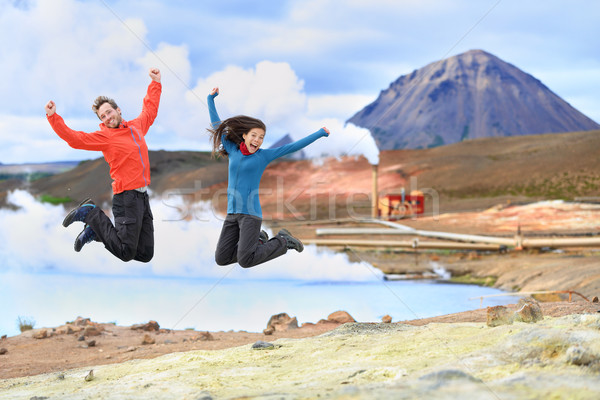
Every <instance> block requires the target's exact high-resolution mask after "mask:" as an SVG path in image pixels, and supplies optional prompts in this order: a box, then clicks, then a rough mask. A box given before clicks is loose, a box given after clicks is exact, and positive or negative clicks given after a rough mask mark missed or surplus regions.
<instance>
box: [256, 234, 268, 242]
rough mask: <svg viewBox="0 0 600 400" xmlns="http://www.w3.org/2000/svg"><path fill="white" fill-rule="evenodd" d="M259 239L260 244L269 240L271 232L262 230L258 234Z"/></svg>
mask: <svg viewBox="0 0 600 400" xmlns="http://www.w3.org/2000/svg"><path fill="white" fill-rule="evenodd" d="M258 241H259V242H260V244H265V243H267V242H268V241H269V234H268V233H267V232H265V231H260V233H259V234H258Z"/></svg>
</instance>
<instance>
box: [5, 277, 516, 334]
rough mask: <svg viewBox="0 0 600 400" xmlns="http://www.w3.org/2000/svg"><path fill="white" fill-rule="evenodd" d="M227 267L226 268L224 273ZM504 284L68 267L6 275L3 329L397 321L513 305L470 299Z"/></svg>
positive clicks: (233, 326) (224, 327) (508, 300)
mask: <svg viewBox="0 0 600 400" xmlns="http://www.w3.org/2000/svg"><path fill="white" fill-rule="evenodd" d="M224 274H225V272H224ZM496 293H502V292H501V291H499V290H497V289H492V288H486V287H478V286H472V285H459V284H446V283H436V282H435V281H383V280H380V281H368V282H343V281H342V282H340V281H334V282H331V281H324V280H319V281H298V280H240V279H227V278H225V279H222V280H221V279H219V278H139V277H121V276H117V277H113V276H90V275H68V274H41V273H35V274H33V273H32V274H28V273H19V272H7V273H3V274H0V304H2V305H3V306H2V311H1V315H0V334H8V335H9V336H13V335H16V334H18V333H19V332H18V329H17V325H16V321H17V318H18V317H19V316H21V317H32V318H33V319H35V321H36V327H54V326H58V325H62V324H64V323H65V322H67V321H70V320H73V319H75V318H76V317H77V316H82V317H89V318H91V319H92V320H93V321H96V322H116V323H117V324H119V325H125V326H127V325H131V324H134V323H141V322H147V321H149V320H156V321H158V323H159V324H160V325H161V327H163V328H170V329H186V328H195V329H197V330H210V331H219V330H224V331H227V330H246V331H251V332H260V331H262V330H263V329H264V328H265V327H266V324H267V321H268V320H269V318H270V317H271V315H273V314H278V313H282V312H286V313H288V314H289V315H290V316H292V317H294V316H295V317H297V318H298V322H299V324H302V323H304V322H318V321H319V320H320V319H324V318H327V316H328V315H329V314H330V313H332V312H334V311H338V310H344V311H347V312H349V313H350V314H351V315H352V316H353V317H354V318H355V319H356V320H357V321H360V322H378V321H380V320H381V317H382V316H384V315H386V314H389V315H391V316H392V318H393V321H401V320H406V319H415V318H427V317H432V316H437V315H444V314H448V313H454V312H460V311H465V310H472V309H477V308H480V306H481V305H483V307H485V306H493V305H500V304H510V303H514V302H516V301H517V300H516V299H515V298H514V297H509V296H506V297H504V296H502V297H492V298H488V299H484V300H483V303H480V299H479V298H477V299H475V300H469V298H472V297H479V296H484V295H488V294H496Z"/></svg>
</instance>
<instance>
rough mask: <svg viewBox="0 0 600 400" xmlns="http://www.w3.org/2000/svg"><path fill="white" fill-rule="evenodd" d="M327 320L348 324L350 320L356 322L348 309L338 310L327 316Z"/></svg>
mask: <svg viewBox="0 0 600 400" xmlns="http://www.w3.org/2000/svg"><path fill="white" fill-rule="evenodd" d="M327 320H328V321H331V322H335V323H338V324H346V323H348V322H356V320H355V319H354V318H352V316H351V315H350V314H348V313H347V312H346V311H336V312H334V313H331V314H329V315H328V316H327Z"/></svg>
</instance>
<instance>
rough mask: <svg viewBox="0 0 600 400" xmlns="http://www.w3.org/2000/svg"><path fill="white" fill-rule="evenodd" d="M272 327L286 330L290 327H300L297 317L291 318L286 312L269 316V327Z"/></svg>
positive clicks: (281, 330)
mask: <svg viewBox="0 0 600 400" xmlns="http://www.w3.org/2000/svg"><path fill="white" fill-rule="evenodd" d="M269 327H272V328H273V329H274V330H275V331H280V332H284V331H287V330H290V329H298V320H297V319H296V317H294V318H290V316H289V315H287V314H286V313H281V314H276V315H273V316H272V317H271V318H269V322H267V329H268V328H269Z"/></svg>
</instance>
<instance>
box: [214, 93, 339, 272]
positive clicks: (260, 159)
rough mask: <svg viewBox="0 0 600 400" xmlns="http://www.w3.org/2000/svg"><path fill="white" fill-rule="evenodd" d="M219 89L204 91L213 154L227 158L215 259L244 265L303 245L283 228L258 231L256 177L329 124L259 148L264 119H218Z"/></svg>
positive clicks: (324, 131) (322, 132)
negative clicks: (292, 139) (223, 208)
mask: <svg viewBox="0 0 600 400" xmlns="http://www.w3.org/2000/svg"><path fill="white" fill-rule="evenodd" d="M218 95H219V88H214V89H213V90H212V91H211V92H210V94H209V95H208V110H209V113H210V121H211V124H212V129H209V132H210V136H211V142H212V147H213V154H215V155H221V156H225V157H228V158H229V177H228V185H227V217H226V218H225V222H224V223H223V228H222V230H221V236H220V237H219V242H218V243H217V250H216V252H215V261H216V262H217V264H218V265H229V264H233V263H235V262H237V263H238V264H239V265H240V266H242V267H243V268H250V267H254V266H256V265H258V264H261V263H264V262H266V261H269V260H272V259H274V258H277V257H279V256H282V255H284V254H285V253H286V252H287V251H288V249H294V250H296V251H298V252H301V251H302V250H304V245H303V244H302V242H301V241H300V240H298V239H297V238H295V237H293V236H292V235H291V234H290V232H288V231H287V230H286V229H282V230H280V231H279V233H277V235H276V236H275V237H273V238H271V239H270V240H269V237H268V235H267V234H266V232H264V231H261V229H260V227H261V224H262V210H261V207H260V201H259V197H258V188H259V185H260V178H261V176H262V174H263V172H264V170H265V168H266V167H267V165H269V163H270V162H271V161H273V160H275V159H277V158H279V157H283V156H285V155H286V154H290V153H293V152H295V151H298V150H300V149H302V148H304V147H306V146H308V145H309V144H311V143H312V142H314V141H315V140H317V139H319V138H320V137H323V136H328V135H329V130H327V128H321V129H319V130H318V131H317V132H315V133H313V134H311V135H309V136H307V137H305V138H304V139H301V140H298V141H297V142H294V143H290V144H287V145H285V146H281V147H278V148H275V149H261V148H260V146H261V145H262V143H263V140H264V138H265V132H266V130H267V128H266V126H265V124H264V123H263V122H262V121H260V120H258V119H256V118H252V117H247V116H245V115H238V116H236V117H231V118H228V119H226V120H224V121H221V119H220V118H219V115H218V114H217V109H216V108H215V97H217V96H218Z"/></svg>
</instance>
